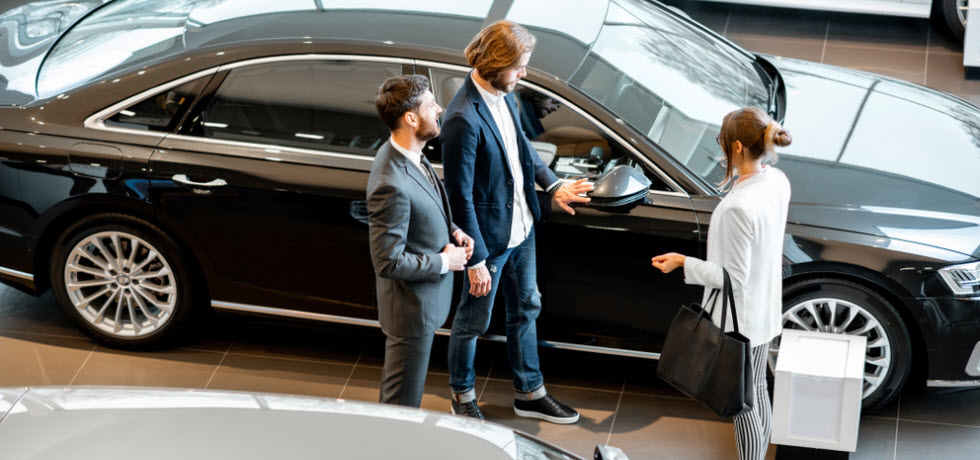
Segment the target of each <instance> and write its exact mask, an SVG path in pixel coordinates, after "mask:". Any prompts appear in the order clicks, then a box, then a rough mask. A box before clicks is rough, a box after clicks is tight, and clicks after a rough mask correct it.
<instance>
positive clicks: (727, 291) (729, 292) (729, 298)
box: [721, 268, 738, 332]
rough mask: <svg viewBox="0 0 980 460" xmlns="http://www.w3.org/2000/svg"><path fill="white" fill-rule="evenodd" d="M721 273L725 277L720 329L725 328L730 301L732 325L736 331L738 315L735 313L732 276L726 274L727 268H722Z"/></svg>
mask: <svg viewBox="0 0 980 460" xmlns="http://www.w3.org/2000/svg"><path fill="white" fill-rule="evenodd" d="M721 273H722V275H724V277H725V284H724V287H723V288H722V290H723V291H724V294H723V295H722V297H721V299H722V302H721V330H723V331H724V330H725V324H726V323H727V322H728V305H729V302H731V306H732V326H734V329H735V332H738V315H737V314H736V313H735V292H734V290H733V289H732V278H731V276H729V275H728V270H725V269H724V268H722V269H721Z"/></svg>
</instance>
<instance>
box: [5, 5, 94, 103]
mask: <svg viewBox="0 0 980 460" xmlns="http://www.w3.org/2000/svg"><path fill="white" fill-rule="evenodd" d="M109 1H111V0H42V1H36V2H30V3H27V4H24V5H21V6H19V7H17V8H14V9H12V10H9V11H7V12H4V13H3V14H0V106H3V105H6V106H11V105H24V104H27V103H28V102H31V101H33V100H34V98H35V82H36V78H37V71H38V69H40V68H41V62H42V61H43V60H44V56H45V55H46V54H47V53H48V50H50V49H51V47H53V46H54V44H55V42H56V41H57V40H58V37H60V36H61V34H62V33H64V32H65V31H66V30H68V28H69V27H71V26H72V25H73V24H75V22H77V21H78V20H79V19H81V18H82V17H84V16H85V15H86V14H88V13H89V12H90V11H92V10H94V9H96V8H98V7H99V6H101V5H103V4H104V3H107V2H109Z"/></svg>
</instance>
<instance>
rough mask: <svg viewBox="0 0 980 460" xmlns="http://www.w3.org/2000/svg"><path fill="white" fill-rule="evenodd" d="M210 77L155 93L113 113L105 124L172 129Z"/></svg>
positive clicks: (159, 129)
mask: <svg viewBox="0 0 980 460" xmlns="http://www.w3.org/2000/svg"><path fill="white" fill-rule="evenodd" d="M210 78H211V77H210V76H208V77H204V78H200V79H197V80H194V81H191V82H188V83H184V84H183V85H180V86H177V87H175V88H171V89H168V90H166V91H161V92H159V93H157V94H154V95H152V96H150V97H148V98H146V99H143V100H142V101H139V102H137V103H135V104H133V105H131V106H129V107H126V108H125V109H123V110H120V111H119V112H116V114H115V115H113V116H111V117H109V118H107V119H106V120H105V124H106V125H107V126H113V127H117V128H131V129H145V130H149V131H164V132H170V131H173V128H174V125H175V124H176V123H177V122H179V121H180V118H181V117H182V116H183V114H184V112H185V111H186V110H187V108H188V107H190V105H191V103H192V102H193V101H194V98H195V97H196V96H197V94H198V93H199V92H200V91H201V88H202V87H203V86H204V84H205V83H206V82H207V81H208V79H210Z"/></svg>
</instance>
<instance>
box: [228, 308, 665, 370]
mask: <svg viewBox="0 0 980 460" xmlns="http://www.w3.org/2000/svg"><path fill="white" fill-rule="evenodd" d="M331 302H338V303H342V304H345V305H354V306H358V307H365V305H361V304H355V303H351V302H343V301H339V300H331ZM211 307H212V308H214V309H216V310H230V311H238V312H247V313H256V314H262V315H269V316H284V317H289V318H297V319H306V320H313V321H322V322H327V323H338V324H350V325H355V326H368V327H376V328H381V323H379V322H378V321H377V320H373V319H363V318H349V317H346V316H338V315H328V314H325V313H313V312H306V311H298V310H290V309H288V308H273V307H263V306H260V305H247V304H242V303H235V302H225V301H218V300H213V301H211ZM435 332H436V334H439V335H445V336H448V335H450V333H451V331H450V330H449V329H445V328H439V329H437V330H436V331H435ZM480 338H481V339H484V340H489V341H491V342H506V341H507V337H505V336H502V335H484V336H481V337H480ZM538 345H540V346H543V347H549V348H557V349H561V350H575V351H585V352H590V353H599V354H604V355H617V356H628V357H633V358H645V359H660V353H652V352H647V351H636V350H625V349H617V348H610V347H598V346H595V345H579V344H575V343H565V342H552V341H547V340H539V341H538Z"/></svg>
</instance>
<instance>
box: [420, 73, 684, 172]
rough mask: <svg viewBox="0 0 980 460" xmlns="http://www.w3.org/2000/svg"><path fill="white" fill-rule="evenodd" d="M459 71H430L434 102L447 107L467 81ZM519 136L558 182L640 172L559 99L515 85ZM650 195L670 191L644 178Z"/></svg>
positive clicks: (618, 147)
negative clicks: (617, 170)
mask: <svg viewBox="0 0 980 460" xmlns="http://www.w3.org/2000/svg"><path fill="white" fill-rule="evenodd" d="M466 78H468V77H467V74H466V73H463V72H459V71H450V70H441V69H432V86H433V89H434V92H435V94H436V99H437V101H438V102H439V103H440V104H441V105H443V106H445V105H446V104H448V103H449V101H450V100H452V98H453V96H454V95H455V94H456V92H457V91H459V88H461V87H462V85H463V83H464V82H465V81H466ZM514 96H515V99H516V101H517V110H518V118H519V120H520V122H521V130H522V131H523V132H524V134H525V135H526V136H527V138H528V140H530V141H531V146H532V147H534V149H535V151H537V153H538V156H540V157H541V160H542V161H543V162H544V163H546V164H548V166H549V167H551V169H552V170H553V171H554V172H555V174H556V175H557V176H558V177H559V178H562V179H577V178H582V177H585V178H588V179H589V180H595V178H596V177H598V176H599V175H600V174H602V173H603V172H606V171H609V170H611V169H612V168H614V167H616V166H618V165H622V164H625V165H629V166H633V167H637V169H641V170H642V168H640V167H639V166H638V165H637V163H636V161H635V160H633V159H632V157H631V156H630V154H629V153H628V152H627V150H626V149H625V148H623V147H622V146H621V145H620V144H619V143H618V142H616V141H615V140H613V139H612V138H610V137H609V136H608V135H606V134H605V133H604V132H603V131H602V130H601V129H600V128H599V127H598V126H596V125H595V124H594V123H592V122H591V121H589V120H588V119H586V118H585V117H583V116H582V115H580V114H579V113H578V112H576V111H575V110H573V109H571V108H569V107H568V106H566V105H564V104H562V103H561V102H560V101H558V100H557V99H554V98H552V97H550V96H547V95H545V94H543V93H540V92H538V91H536V90H534V89H531V88H529V87H526V86H523V85H518V89H517V90H516V91H515V92H514ZM646 175H647V177H649V178H650V180H651V181H653V185H652V186H651V188H653V189H654V190H666V191H669V190H671V189H670V187H668V186H667V185H666V184H665V183H664V182H663V180H661V179H660V177H658V176H657V175H656V174H653V173H647V174H646Z"/></svg>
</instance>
